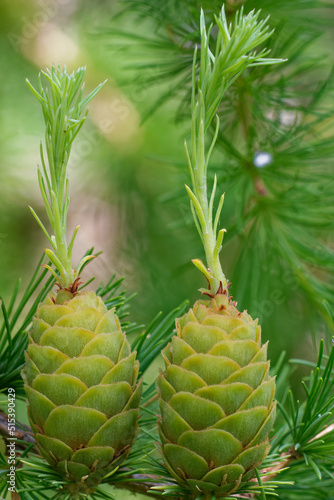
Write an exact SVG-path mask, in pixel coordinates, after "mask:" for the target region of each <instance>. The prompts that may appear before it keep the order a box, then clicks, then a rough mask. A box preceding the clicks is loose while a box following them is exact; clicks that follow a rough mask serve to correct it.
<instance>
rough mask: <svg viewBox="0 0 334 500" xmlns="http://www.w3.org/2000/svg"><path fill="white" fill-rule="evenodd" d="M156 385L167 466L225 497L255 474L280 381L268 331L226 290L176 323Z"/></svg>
mask: <svg viewBox="0 0 334 500" xmlns="http://www.w3.org/2000/svg"><path fill="white" fill-rule="evenodd" d="M176 330H177V335H175V336H174V337H173V338H172V341H171V342H170V344H168V346H167V347H166V348H165V349H164V351H163V357H164V360H165V365H166V371H165V372H164V373H161V374H160V377H159V378H158V380H157V389H158V392H159V395H160V409H161V421H160V423H159V429H160V436H161V442H162V453H163V458H164V462H165V465H166V467H167V469H168V470H169V472H170V473H171V474H172V476H173V477H175V479H176V480H177V481H178V482H179V483H180V482H181V483H183V484H184V485H185V486H188V487H189V488H190V489H191V491H192V494H193V498H197V497H198V496H199V495H200V492H203V493H208V492H215V495H216V497H224V496H227V495H229V494H231V493H232V492H233V491H235V490H236V489H238V488H239V486H240V485H241V483H242V482H243V481H246V480H247V479H249V478H250V477H252V475H253V474H254V467H255V466H257V465H259V464H260V463H261V462H262V461H263V459H264V458H265V457H266V455H267V454H268V452H269V449H270V445H269V443H268V434H269V432H270V430H271V428H272V426H273V423H274V420H275V411H276V403H275V402H274V401H273V398H274V393H275V379H274V378H272V377H270V375H269V361H267V344H264V345H263V346H262V347H261V328H260V326H259V325H258V323H257V320H255V321H254V320H253V319H252V318H251V317H250V315H249V314H248V313H247V312H246V311H244V312H242V313H240V312H239V311H238V310H237V308H236V307H235V303H233V302H232V300H231V299H230V298H228V295H227V292H225V293H219V294H217V295H215V296H214V297H213V298H211V300H199V301H197V302H196V303H195V305H194V307H193V308H192V309H190V310H189V311H188V312H187V313H186V314H185V315H184V316H183V317H181V318H180V319H179V320H177V321H176Z"/></svg>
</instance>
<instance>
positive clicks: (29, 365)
mask: <svg viewBox="0 0 334 500" xmlns="http://www.w3.org/2000/svg"><path fill="white" fill-rule="evenodd" d="M55 302H56V301H55V297H54V296H52V295H49V296H48V297H47V298H46V300H45V301H44V302H43V303H42V304H40V306H39V307H38V309H37V313H36V316H35V318H34V320H33V329H32V331H31V332H30V339H29V346H28V350H27V353H26V365H25V368H24V370H23V378H24V381H25V390H26V394H27V398H28V403H29V408H28V414H29V420H30V423H31V427H32V429H33V431H34V434H35V438H36V441H37V444H38V447H39V450H40V452H41V454H42V455H43V456H44V458H45V459H46V460H47V461H48V462H49V463H50V464H51V465H52V466H53V467H54V468H55V469H56V470H58V471H59V472H60V473H61V474H62V475H63V476H64V478H65V479H66V480H68V481H70V482H72V483H73V484H72V485H70V486H69V488H70V489H71V491H72V492H73V493H74V492H78V491H80V492H83V493H89V492H91V491H93V489H94V486H96V485H97V484H98V483H99V482H100V480H101V479H102V478H103V477H104V476H105V475H106V474H109V473H111V472H112V471H113V470H114V469H115V468H116V467H117V466H119V465H120V464H121V463H122V462H123V461H124V459H125V458H126V457H127V456H128V454H129V451H130V447H131V445H132V444H133V442H134V440H135V438H136V436H137V434H138V424H137V419H138V411H139V410H138V407H139V401H140V396H141V384H140V383H139V384H137V375H138V368H139V363H138V361H136V358H135V356H136V353H131V350H130V346H129V343H128V341H127V339H126V336H125V334H124V333H123V332H122V330H121V326H120V323H119V320H118V317H117V315H116V314H115V312H114V310H110V311H108V310H107V308H106V306H105V304H104V303H103V301H102V299H101V298H100V297H98V296H97V295H96V294H95V293H94V292H83V293H79V294H77V295H76V296H74V297H73V298H69V300H65V301H63V302H62V303H60V304H58V303H55Z"/></svg>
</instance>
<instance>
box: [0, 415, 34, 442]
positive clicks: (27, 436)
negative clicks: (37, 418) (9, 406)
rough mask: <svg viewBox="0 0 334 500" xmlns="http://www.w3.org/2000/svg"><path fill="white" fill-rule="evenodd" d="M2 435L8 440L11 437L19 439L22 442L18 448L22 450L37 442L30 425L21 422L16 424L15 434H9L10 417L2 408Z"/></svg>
mask: <svg viewBox="0 0 334 500" xmlns="http://www.w3.org/2000/svg"><path fill="white" fill-rule="evenodd" d="M0 435H1V436H2V437H3V438H4V440H5V441H8V440H9V439H17V440H19V441H20V442H18V443H17V448H21V449H22V450H24V449H25V448H26V447H27V446H29V445H31V444H33V445H35V444H36V441H35V438H34V437H33V435H32V431H31V429H30V427H28V426H27V425H24V424H21V423H19V422H18V423H17V424H15V430H14V432H13V435H9V432H8V417H7V415H6V413H4V412H3V411H2V410H0Z"/></svg>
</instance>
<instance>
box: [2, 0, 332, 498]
mask: <svg viewBox="0 0 334 500" xmlns="http://www.w3.org/2000/svg"><path fill="white" fill-rule="evenodd" d="M130 4H131V2H130ZM114 7H115V6H114V2H112V1H101V0H100V1H98V2H94V3H92V2H88V1H84V0H48V1H47V2H44V1H37V0H30V2H26V1H25V0H15V1H14V2H13V1H12V0H2V2H1V4H0V62H1V72H0V85H1V92H0V109H1V112H0V152H1V156H0V158H1V163H0V186H1V209H0V245H1V251H0V269H1V272H0V291H1V296H2V298H3V299H4V300H5V301H6V300H8V298H9V297H10V295H11V292H12V289H13V287H14V285H15V282H16V280H17V278H18V277H19V276H20V277H22V281H23V289H24V284H25V283H27V281H28V279H29V277H30V276H31V274H32V272H33V270H34V269H35V267H36V265H37V263H38V261H39V260H40V258H41V255H42V253H43V250H44V247H45V244H46V240H45V237H44V235H43V233H42V232H41V231H40V229H39V227H38V226H37V224H36V222H35V220H34V219H33V217H32V216H31V213H30V211H29V208H28V205H31V206H32V207H33V208H34V209H35V210H36V212H37V213H38V214H39V215H40V216H41V219H42V220H45V217H44V216H43V213H44V212H43V206H42V200H41V196H40V193H39V189H38V184H37V170H36V166H37V165H38V163H39V161H40V160H39V142H40V140H41V139H42V137H43V133H44V130H43V120H42V116H41V110H40V108H39V105H38V103H37V101H36V100H35V98H34V97H33V96H32V94H31V93H30V91H29V89H28V88H27V86H26V84H25V78H28V79H29V80H30V81H31V83H32V84H33V85H35V84H36V83H37V75H38V71H39V69H40V68H45V67H46V66H50V65H51V64H53V63H54V64H57V63H58V62H60V63H61V64H66V65H67V67H68V69H75V68H77V67H78V66H80V65H85V66H87V73H86V82H87V92H88V91H89V90H91V89H92V88H94V86H96V85H97V84H98V83H100V82H101V81H104V80H105V79H108V81H107V83H106V85H105V86H104V88H103V89H102V91H101V92H100V93H99V94H98V96H97V97H96V98H95V99H94V100H93V101H92V103H91V105H90V113H89V119H88V121H87V123H86V124H85V126H84V128H83V129H82V131H81V133H80V135H79V137H78V139H77V141H76V143H75V144H74V150H73V154H72V158H71V160H70V167H69V176H70V189H71V207H70V215H69V229H70V231H71V230H72V229H73V228H74V227H75V226H76V225H78V224H80V226H81V228H80V231H79V233H78V237H77V240H76V246H75V249H74V259H75V260H76V261H78V260H79V258H80V256H81V255H82V254H83V253H84V252H85V251H86V250H87V249H88V248H90V247H91V246H94V248H95V250H96V251H102V252H103V254H102V255H101V256H100V257H99V258H98V259H95V260H94V261H93V262H92V263H91V264H90V265H89V266H88V267H87V268H86V270H85V274H84V276H83V278H84V279H85V280H88V279H89V278H90V277H91V276H96V281H97V283H98V282H100V281H107V280H108V279H109V278H110V276H111V275H113V274H114V273H116V274H117V276H118V277H120V276H124V277H125V282H124V284H125V288H126V289H127V291H128V292H129V293H133V292H135V293H137V295H136V297H135V298H134V299H133V301H132V307H131V314H130V316H131V318H130V319H131V320H132V321H136V322H138V323H144V324H148V323H149V322H150V320H151V319H152V318H153V317H154V316H155V315H156V314H157V312H158V311H160V310H162V311H163V312H165V313H167V312H168V311H169V310H170V309H171V308H173V307H175V306H177V305H178V304H179V303H180V302H181V301H183V300H184V299H185V298H188V299H189V300H190V301H191V302H194V301H195V300H196V298H198V296H199V295H198V292H197V289H198V288H199V287H200V286H202V285H203V282H202V278H201V276H200V275H199V273H198V271H197V270H196V269H195V268H194V266H193V265H192V264H191V259H192V258H195V257H199V256H201V255H200V253H201V249H200V242H199V238H198V236H197V234H196V230H195V228H194V226H193V224H192V222H191V220H190V219H189V214H190V211H189V203H188V200H187V198H186V196H184V195H179V196H174V194H173V193H175V192H182V190H183V184H184V183H185V182H187V172H186V169H185V168H184V167H185V155H184V149H183V140H184V137H185V136H186V135H187V133H188V130H189V123H187V122H182V124H181V125H180V124H176V123H175V120H174V115H175V110H176V107H177V103H176V102H175V101H173V100H171V101H169V102H168V105H165V106H163V107H161V108H159V109H158V110H157V111H156V113H155V114H153V116H151V117H150V118H149V119H148V120H146V121H145V122H144V123H142V116H143V112H144V110H146V109H147V108H148V107H149V106H150V104H152V103H153V101H154V100H155V99H157V98H158V97H159V95H160V93H162V92H163V91H164V90H165V88H166V86H165V84H163V83H161V85H155V86H154V87H153V88H151V87H148V86H147V85H142V86H140V85H138V78H140V77H138V71H136V70H135V69H133V68H131V61H132V60H133V58H132V59H131V57H129V58H128V52H127V49H126V47H122V45H120V44H117V45H115V46H114V45H113V39H112V37H108V36H101V32H102V31H103V28H104V27H106V28H107V27H108V26H109V24H110V23H112V18H113V16H114V12H115V9H114ZM114 23H115V21H114ZM116 24H117V27H118V28H124V29H126V30H128V31H129V32H133V33H141V32H143V33H146V32H147V31H149V30H150V23H149V22H148V23H147V22H146V23H144V24H142V25H138V24H137V22H136V19H135V18H134V17H133V16H132V15H131V12H130V11H129V16H124V15H123V17H121V18H120V19H119V20H117V23H116ZM152 29H153V28H152ZM326 40H327V41H326ZM321 43H323V44H324V45H326V43H328V38H327V39H326V38H325V39H324V41H323V42H321ZM147 50H149V49H147ZM125 81H126V82H127V84H126V85H125V84H124V82H125ZM181 167H182V168H181ZM224 189H225V188H224V186H222V187H221V189H220V191H224ZM223 217H224V211H223ZM329 236H331V235H329ZM228 238H229V235H228V233H227V236H226V245H228ZM331 245H332V244H331ZM332 246H333V245H332ZM227 248H228V250H227V251H226V252H224V251H223V253H222V258H223V267H224V271H225V273H226V275H227V276H228V277H229V276H230V275H232V271H233V267H234V266H235V265H236V262H235V258H234V247H233V244H232V245H230V246H229V247H227ZM250 286H251V284H250ZM233 294H234V295H235V296H236V298H237V297H238V289H237V288H236V289H233ZM247 307H251V304H247ZM303 307H304V309H303ZM282 311H283V312H282ZM310 314H311V313H310V311H309V310H308V311H307V314H306V309H305V304H304V305H303V306H300V308H299V309H298V310H289V307H288V306H287V304H283V306H282V307H280V306H279V304H278V306H277V307H276V308H274V309H273V311H272V312H271V313H270V315H269V317H267V318H266V322H265V325H264V326H265V328H264V332H263V338H264V340H267V339H270V349H269V352H270V357H271V358H272V359H273V360H274V361H275V360H276V359H277V358H278V356H279V355H280V353H281V352H282V350H287V352H288V354H289V355H294V356H297V357H306V358H307V357H311V356H312V355H313V352H314V351H313V344H312V334H311V328H310V327H309V323H308V321H309V319H308V318H309V316H310ZM314 317H315V316H314ZM322 329H323V327H322ZM320 333H321V332H320ZM157 364H159V361H157ZM155 368H156V367H154V370H155ZM154 370H153V371H152V375H151V376H152V378H153V376H154V373H155V372H154ZM22 413H24V409H23V410H22ZM22 420H24V416H23V414H22ZM119 498H127V494H126V493H125V492H122V493H120V494H119ZM138 498H140V496H139V495H138ZM143 498H144V497H143Z"/></svg>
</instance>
